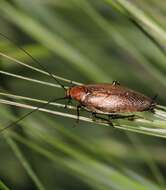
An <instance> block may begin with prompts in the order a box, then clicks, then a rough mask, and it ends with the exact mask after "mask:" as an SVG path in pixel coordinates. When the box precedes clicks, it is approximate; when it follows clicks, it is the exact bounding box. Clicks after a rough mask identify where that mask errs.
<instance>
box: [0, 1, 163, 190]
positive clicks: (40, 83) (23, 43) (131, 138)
mask: <svg viewBox="0 0 166 190" xmlns="http://www.w3.org/2000/svg"><path fill="white" fill-rule="evenodd" d="M165 9H166V8H165V6H163V1H162V0H159V1H154V0H149V1H143V0H139V1H138V0H136V1H134V2H133V1H128V0H115V1H112V0H103V1H101V0H79V1H78V0H70V1H69V0H57V1H54V0H49V1H37V0H34V1H29V0H13V1H12V3H11V2H10V1H5V0H1V2H0V17H1V20H0V24H1V26H2V27H1V28H0V32H1V33H3V34H5V35H6V36H8V37H9V38H10V39H11V40H12V41H14V43H15V44H17V45H18V46H20V47H22V48H24V49H25V50H27V51H28V53H29V54H30V55H32V56H33V57H34V58H35V59H36V60H38V61H39V62H40V63H41V65H42V66H43V67H44V68H46V70H49V71H50V72H51V73H52V74H54V77H56V78H58V79H59V80H61V81H62V82H63V83H64V85H65V86H70V85H71V84H70V81H71V80H72V81H74V84H78V83H85V84H86V83H94V82H95V83H97V82H100V83H103V82H109V83H111V82H112V80H118V81H120V82H121V84H122V85H125V86H128V87H130V88H132V89H135V90H137V91H140V92H142V93H144V94H146V95H148V96H150V97H153V96H154V95H155V94H156V93H157V94H158V99H157V102H158V106H157V108H156V109H155V113H154V114H153V113H140V114H137V118H136V119H135V120H134V121H129V120H125V119H119V120H114V121H113V123H114V126H115V127H114V128H113V127H111V126H109V125H108V123H107V122H104V121H103V120H98V121H93V120H92V118H91V115H90V114H89V113H87V112H85V111H83V110H82V111H81V117H80V122H79V124H78V126H76V127H73V126H74V125H75V123H74V122H75V119H76V118H77V116H76V110H75V109H76V108H75V106H73V105H71V106H68V108H67V109H64V105H65V101H62V102H54V103H51V104H50V105H48V104H47V103H46V102H47V101H48V100H52V99H53V98H55V97H57V98H59V97H63V96H64V91H63V89H61V88H59V86H58V85H57V84H56V81H55V80H54V79H53V77H51V76H49V75H48V73H47V72H46V71H45V70H43V67H42V68H41V67H40V65H39V64H37V63H36V62H35V61H34V60H32V58H31V57H30V56H28V55H27V54H25V52H23V51H21V50H20V49H19V48H18V47H16V46H15V45H14V44H13V43H11V42H9V40H7V39H6V38H4V37H3V36H1V37H0V55H1V60H0V63H1V65H0V74H1V79H2V80H1V92H0V96H1V97H0V103H1V108H0V125H1V126H0V127H1V128H4V127H6V126H9V124H10V123H12V122H14V121H16V120H17V119H18V118H20V117H21V116H22V115H24V114H26V113H27V112H28V110H27V109H30V110H34V111H33V112H32V114H31V115H29V116H28V117H27V118H25V119H24V120H22V121H20V123H18V124H17V125H15V127H14V125H12V126H10V128H13V129H14V128H15V130H12V129H8V130H5V131H4V132H3V133H0V150H1V152H2V153H3V154H2V156H1V157H0V162H1V165H0V177H1V179H2V181H3V182H5V184H7V185H8V186H10V187H11V189H31V188H36V189H41V190H43V189H80V190H81V189H100V190H104V189H106V190H107V189H109V190H110V189H113V190H114V189H115V190H121V189H122V190H130V189H131V190H133V189H134V190H145V189H147V190H159V189H165V188H166V184H165V175H166V173H165V171H164V169H163V168H164V167H165V164H166V162H165V160H166V153H165V137H166V107H165V106H164V105H165V103H166V100H165V97H166V91H165V88H166V82H165V81H166V75H165V74H166V61H165V57H166V51H165V44H166V32H165V28H166V25H165V22H164V21H165V14H164V13H165V11H166V10H165ZM59 76H60V77H59ZM75 81H78V82H75ZM46 104H47V105H46ZM74 105H75V103H74ZM161 105H163V106H161ZM38 106H39V107H40V109H39V108H38ZM44 112H45V113H44ZM70 118H73V119H74V120H72V119H70ZM119 129H123V130H119ZM133 132H136V133H133ZM138 133H142V135H140V134H138ZM156 136H158V137H160V138H157V137H156ZM161 137H164V138H161ZM158 166H160V167H158ZM0 188H1V189H2V190H7V189H8V188H7V187H6V185H4V184H3V183H2V182H0Z"/></svg>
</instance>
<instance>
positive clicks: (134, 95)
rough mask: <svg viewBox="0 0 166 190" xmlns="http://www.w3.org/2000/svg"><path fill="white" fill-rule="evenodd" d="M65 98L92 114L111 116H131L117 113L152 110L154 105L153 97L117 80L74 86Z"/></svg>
mask: <svg viewBox="0 0 166 190" xmlns="http://www.w3.org/2000/svg"><path fill="white" fill-rule="evenodd" d="M66 98H69V99H74V100H76V101H77V102H79V106H78V108H80V107H83V108H85V109H86V110H88V111H90V112H92V113H93V114H104V115H108V116H109V117H110V116H112V118H124V117H131V115H129V116H127V115H126V116H123V115H119V114H121V113H130V114H131V113H133V112H143V111H151V112H153V111H154V108H155V106H156V102H155V101H154V99H155V98H149V97H147V96H145V95H143V94H141V93H139V92H136V91H134V90H131V89H129V88H126V87H123V86H121V85H120V84H119V82H117V81H113V83H112V84H87V85H79V86H74V87H71V88H69V89H68V90H67V92H66ZM78 111H79V110H78ZM77 115H78V116H79V112H78V113H77ZM132 116H134V115H132Z"/></svg>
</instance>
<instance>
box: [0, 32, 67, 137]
mask: <svg viewBox="0 0 166 190" xmlns="http://www.w3.org/2000/svg"><path fill="white" fill-rule="evenodd" d="M0 36H2V37H3V38H5V39H7V40H8V41H10V43H12V44H13V45H14V46H16V47H17V48H18V49H20V50H21V51H23V52H24V53H25V54H26V55H28V56H29V57H30V58H31V59H32V60H33V62H35V63H36V64H38V65H39V67H40V68H41V69H43V70H44V71H46V72H47V73H48V74H49V76H50V77H51V78H52V79H54V80H55V81H56V83H57V84H59V85H60V86H61V87H62V88H63V89H64V91H65V92H66V91H67V89H66V88H65V86H64V85H63V84H62V83H61V82H60V81H59V80H57V79H56V78H55V77H54V75H53V74H52V73H50V72H49V71H48V69H47V68H46V67H45V66H43V65H42V64H41V63H40V62H39V61H38V60H37V59H35V58H34V57H33V56H32V55H30V54H29V53H28V52H27V51H26V50H25V49H24V48H22V47H20V46H19V45H17V44H16V43H15V42H14V41H13V40H11V39H10V38H9V37H7V36H6V35H4V34H3V33H1V32H0ZM64 99H69V98H68V97H67V96H66V95H65V97H62V98H54V99H52V100H48V101H47V103H45V104H44V105H43V106H41V107H36V109H34V110H32V111H30V112H28V113H26V114H24V115H23V116H21V117H20V118H19V119H17V120H16V121H14V122H12V123H10V124H9V125H7V126H6V127H4V128H2V129H0V134H2V133H3V132H4V131H5V130H7V129H9V128H11V127H14V126H15V125H16V124H18V123H19V122H20V121H22V120H23V119H25V118H26V117H28V116H29V115H31V114H32V113H34V112H36V111H38V110H39V109H40V108H44V107H46V106H47V105H49V104H50V103H51V102H54V101H58V100H64Z"/></svg>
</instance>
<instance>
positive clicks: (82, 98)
mask: <svg viewBox="0 0 166 190" xmlns="http://www.w3.org/2000/svg"><path fill="white" fill-rule="evenodd" d="M0 35H1V36H2V37H4V38H6V39H7V40H9V41H10V42H11V43H13V44H14V45H16V44H15V43H14V42H13V41H12V40H10V39H9V38H8V37H6V36H5V35H3V34H1V33H0ZM16 46H17V45H16ZM17 47H18V46H17ZM18 48H19V49H21V50H22V51H23V52H24V53H25V54H27V55H28V56H30V57H31V58H32V60H33V61H34V62H36V63H37V64H38V65H39V66H40V67H41V68H42V69H43V70H45V71H46V72H47V73H48V74H49V75H50V77H52V78H53V79H54V80H55V81H56V83H58V84H59V85H60V86H61V87H62V88H63V89H64V91H65V93H66V94H65V96H64V97H62V98H56V99H55V100H56V101H57V100H64V99H68V100H69V101H71V100H75V101H77V103H78V106H77V121H79V111H80V108H84V109H85V110H87V111H89V112H91V113H92V116H93V117H94V118H100V119H104V118H101V117H99V116H97V115H96V114H104V115H108V117H109V119H108V120H107V121H109V123H110V124H111V125H112V122H111V119H120V118H133V117H134V116H135V115H134V114H133V115H122V113H127V114H128V113H129V114H131V113H134V112H142V111H151V112H154V108H155V106H156V102H155V97H154V98H149V97H147V96H145V95H143V94H141V93H139V92H136V91H134V90H131V89H128V88H126V87H123V86H121V85H120V84H119V82H117V81H113V83H112V84H87V85H75V86H73V87H69V88H68V89H66V88H65V87H64V85H63V84H62V83H61V82H60V81H59V80H58V79H57V78H55V77H54V76H53V75H52V74H51V73H50V72H49V71H48V70H47V68H45V67H44V66H43V65H41V64H40V62H38V61H37V60H36V59H35V58H33V57H32V56H31V55H30V54H29V53H28V52H26V51H25V50H24V49H23V48H21V47H18ZM50 102H51V100H49V101H48V102H47V103H46V104H45V105H44V106H46V105H48V104H49V103H50ZM44 106H43V107H44ZM38 109H39V108H37V109H36V110H33V111H31V112H29V113H28V114H25V115H23V116H22V117H21V118H19V119H18V120H17V121H16V122H14V123H12V124H10V125H8V126H7V127H5V128H3V129H2V130H1V131H3V130H5V129H7V128H9V127H11V126H13V125H15V124H16V123H18V122H20V121H21V120H22V119H24V118H25V117H27V116H28V115H30V114H31V113H33V112H34V111H37V110H38Z"/></svg>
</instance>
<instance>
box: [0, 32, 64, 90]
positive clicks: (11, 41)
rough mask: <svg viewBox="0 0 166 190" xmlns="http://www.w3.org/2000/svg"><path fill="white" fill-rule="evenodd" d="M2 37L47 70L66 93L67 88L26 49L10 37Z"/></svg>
mask: <svg viewBox="0 0 166 190" xmlns="http://www.w3.org/2000/svg"><path fill="white" fill-rule="evenodd" d="M0 35H1V36H2V37H3V38H5V39H7V40H8V41H10V43H12V44H13V45H15V46H16V47H17V48H18V49H20V50H22V51H23V52H24V53H25V54H26V55H28V56H29V57H30V58H31V59H32V60H33V62H35V63H37V64H38V65H39V66H40V67H41V68H42V69H43V70H45V71H46V72H47V73H48V74H49V75H50V76H51V77H52V78H53V79H54V80H55V81H56V83H57V84H59V85H60V86H61V87H62V88H63V89H64V90H65V91H66V88H65V86H64V85H63V84H61V82H60V81H59V80H57V79H56V78H55V77H54V76H53V74H52V73H50V72H49V71H48V69H47V68H46V67H45V66H43V65H42V64H41V63H40V62H39V61H38V60H37V59H35V58H34V57H33V56H32V55H30V54H29V53H28V52H27V51H26V50H25V49H24V48H22V47H20V46H18V45H17V44H16V43H15V42H14V41H13V40H11V39H10V38H9V37H7V36H6V35H4V34H2V33H0Z"/></svg>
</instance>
